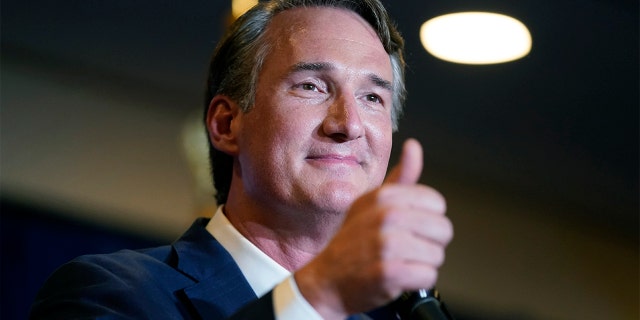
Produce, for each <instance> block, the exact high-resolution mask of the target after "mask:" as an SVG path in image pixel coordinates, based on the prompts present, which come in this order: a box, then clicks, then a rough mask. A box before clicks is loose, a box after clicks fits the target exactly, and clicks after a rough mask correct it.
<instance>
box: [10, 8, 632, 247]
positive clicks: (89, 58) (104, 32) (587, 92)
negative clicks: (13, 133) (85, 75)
mask: <svg viewBox="0 0 640 320" xmlns="http://www.w3.org/2000/svg"><path fill="white" fill-rule="evenodd" d="M386 2H387V3H388V4H389V10H390V12H391V14H392V15H393V16H394V17H395V20H396V21H397V23H398V25H399V28H400V30H401V31H402V33H403V34H404V36H405V38H406V40H407V62H408V64H409V70H408V74H407V82H408V91H409V98H408V104H407V107H406V116H405V117H404V118H403V119H402V123H401V130H400V132H399V134H398V136H397V138H398V139H403V138H404V137H408V136H415V137H418V138H419V139H420V140H422V142H423V143H424V145H425V149H426V152H427V153H426V159H427V166H428V167H429V168H432V170H434V169H433V168H435V169H437V170H440V171H441V172H442V173H441V174H434V173H430V174H429V175H430V177H431V176H433V179H435V180H436V184H437V182H438V179H446V177H447V176H456V178H458V179H466V180H468V181H469V183H474V184H477V185H484V184H486V185H487V186H493V187H495V186H502V188H503V189H504V190H505V192H506V191H508V192H513V193H514V194H519V195H520V196H527V195H530V196H532V197H539V198H540V199H546V200H545V201H549V202H553V203H556V204H558V205H559V206H565V207H567V208H568V209H567V212H581V213H580V215H576V216H573V217H572V218H578V219H584V220H589V221H592V222H595V223H598V224H604V225H607V226H608V227H611V229H612V230H614V232H620V233H624V234H626V235H637V231H638V177H639V176H638V146H639V145H638V135H639V132H638V120H639V115H638V106H639V104H638V103H639V93H638V90H639V80H638V79H639V78H638V39H639V38H638V2H637V1H605V0H583V1H569V0H557V1H550V0H547V1H540V0H535V1H534V0H521V1H452V0H449V1H404V2H399V1H386ZM228 6H229V5H228V3H227V1H203V0H193V1H189V2H181V1H176V0H168V1H128V0H112V1H97V0H71V1H44V0H32V1H18V0H5V1H2V55H3V57H13V58H21V59H27V60H30V61H31V62H32V63H34V64H38V63H40V64H44V65H49V66H54V67H56V68H59V69H60V70H68V72H84V71H83V70H88V71H87V72H89V71H90V72H94V73H101V72H102V74H103V75H104V76H113V77H114V78H118V79H124V78H126V79H131V81H132V83H133V82H137V83H139V85H140V90H152V89H154V88H155V89H161V90H163V94H173V95H174V96H176V97H177V98H176V99H178V100H179V101H181V103H180V104H179V105H177V106H176V107H177V108H188V109H192V108H197V107H198V106H199V104H200V100H201V94H202V93H201V88H202V79H203V78H204V69H205V67H206V63H207V60H208V57H209V54H210V52H211V49H212V48H213V46H214V45H215V41H216V39H217V38H218V36H219V35H220V32H221V31H222V29H223V25H224V20H225V18H226V16H227V12H228ZM467 10H479V11H494V12H499V13H505V14H508V15H511V16H514V17H516V18H518V19H519V20H521V21H522V22H524V23H525V24H526V25H527V26H528V27H529V29H530V31H531V34H532V37H533V48H532V51H531V53H530V54H529V55H528V56H527V57H525V58H524V59H521V60H519V61H515V62H512V63H507V64H500V65H490V66H465V65H456V64H451V63H447V62H443V61H440V60H437V59H435V58H434V57H432V56H430V55H429V54H428V53H427V52H426V51H425V50H423V49H422V47H421V45H420V43H419V40H418V31H419V28H420V25H421V23H422V22H423V21H425V20H427V19H429V18H431V17H434V16H436V15H439V14H443V13H450V12H456V11H467ZM425 178H426V177H425Z"/></svg>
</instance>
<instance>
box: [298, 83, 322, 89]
mask: <svg viewBox="0 0 640 320" xmlns="http://www.w3.org/2000/svg"><path fill="white" fill-rule="evenodd" d="M300 88H302V90H307V91H318V87H317V86H316V85H315V84H313V83H309V82H306V83H303V84H301V85H300Z"/></svg>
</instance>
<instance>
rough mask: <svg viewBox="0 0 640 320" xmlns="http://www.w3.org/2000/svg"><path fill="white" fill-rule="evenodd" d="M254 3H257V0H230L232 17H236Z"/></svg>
mask: <svg viewBox="0 0 640 320" xmlns="http://www.w3.org/2000/svg"><path fill="white" fill-rule="evenodd" d="M256 4H258V0H232V1H231V14H232V15H233V18H234V19H237V18H238V17H240V16H241V15H242V14H243V13H245V12H247V11H248V10H249V9H251V8H252V7H253V6H255V5H256Z"/></svg>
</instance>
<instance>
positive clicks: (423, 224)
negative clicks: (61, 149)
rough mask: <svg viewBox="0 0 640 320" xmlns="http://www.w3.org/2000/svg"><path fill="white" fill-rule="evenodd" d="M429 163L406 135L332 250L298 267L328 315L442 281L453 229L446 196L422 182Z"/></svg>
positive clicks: (310, 297)
mask: <svg viewBox="0 0 640 320" xmlns="http://www.w3.org/2000/svg"><path fill="white" fill-rule="evenodd" d="M422 166H423V161H422V146H421V145H420V143H419V142H418V141H416V140H414V139H409V140H407V141H406V142H405V143H404V146H403V149H402V155H401V157H400V161H399V163H398V164H397V165H396V166H395V167H394V168H393V169H392V170H391V171H390V172H389V174H388V176H387V178H386V179H385V181H384V183H383V184H382V185H381V186H380V187H379V188H378V189H375V190H373V191H371V192H368V193H366V194H364V195H363V196H361V197H360V198H358V199H357V200H356V201H355V202H354V203H353V205H352V206H351V208H350V210H349V212H348V213H347V215H346V217H345V220H344V223H343V225H342V228H341V229H340V230H339V231H338V232H337V233H336V235H335V236H334V238H333V239H332V240H331V242H329V244H328V245H327V247H326V248H325V250H323V251H322V252H321V253H320V254H318V255H317V256H316V258H315V259H314V260H312V261H311V262H310V263H309V264H307V265H306V266H305V267H303V268H302V269H300V270H299V271H298V272H296V273H295V275H294V277H295V280H296V283H297V284H298V287H299V289H300V292H301V293H302V294H303V296H304V297H305V299H307V301H308V302H309V303H310V304H311V305H312V306H313V307H314V308H315V309H316V311H318V312H319V313H320V314H321V315H322V316H323V317H325V318H327V319H339V318H345V317H346V316H347V315H349V314H354V313H358V312H364V311H367V310H371V309H374V308H376V307H379V306H382V305H384V304H386V303H388V302H390V301H392V300H393V299H395V298H397V297H398V296H399V295H400V294H401V293H402V292H404V291H413V290H417V289H420V288H431V287H433V286H434V285H435V282H436V279H437V275H438V268H439V267H440V266H441V265H442V263H443V262H444V250H445V247H446V246H447V245H448V243H449V242H450V241H451V239H452V237H453V228H452V225H451V222H450V221H449V219H448V218H447V217H446V216H445V215H444V213H445V211H446V203H445V200H444V198H443V197H442V195H441V194H440V193H439V192H437V191H436V190H435V189H433V188H430V187H428V186H425V185H421V184H418V180H419V179H420V175H421V173H422Z"/></svg>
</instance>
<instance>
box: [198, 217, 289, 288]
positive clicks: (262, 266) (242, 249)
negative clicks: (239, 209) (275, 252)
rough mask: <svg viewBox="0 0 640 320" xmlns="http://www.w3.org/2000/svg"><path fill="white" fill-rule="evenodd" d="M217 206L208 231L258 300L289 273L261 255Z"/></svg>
mask: <svg viewBox="0 0 640 320" xmlns="http://www.w3.org/2000/svg"><path fill="white" fill-rule="evenodd" d="M222 208H223V206H219V207H218V209H217V210H216V213H215V214H214V215H213V218H211V221H209V223H208V224H207V231H208V232H209V233H211V235H213V237H214V238H216V240H218V242H220V244H221V245H222V246H223V247H224V248H225V249H226V250H227V251H229V254H230V255H231V257H232V258H233V260H234V261H235V262H236V263H237V264H238V267H239V268H240V271H242V274H243V275H244V277H245V278H246V279H247V282H249V285H250V286H251V288H252V289H253V291H254V292H255V293H256V295H257V296H258V297H260V296H262V295H264V294H265V293H267V292H269V291H270V290H271V289H273V287H274V286H275V285H277V284H278V283H280V282H282V280H284V279H285V278H286V277H288V276H289V275H290V274H291V273H290V272H289V271H288V270H287V269H285V268H284V267H282V266H281V265H279V264H278V263H277V262H275V261H274V260H273V259H271V257H269V256H268V255H267V254H265V253H264V252H262V251H261V250H260V249H258V247H256V246H255V245H254V244H253V243H251V241H249V240H248V239H247V238H245V237H244V236H243V235H242V234H240V232H238V230H237V229H236V228H235V227H234V226H233V225H232V224H231V222H229V219H227V217H226V216H225V215H224V212H223V211H222Z"/></svg>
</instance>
